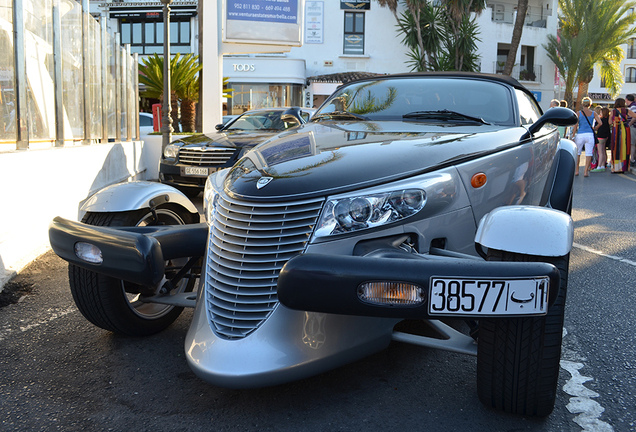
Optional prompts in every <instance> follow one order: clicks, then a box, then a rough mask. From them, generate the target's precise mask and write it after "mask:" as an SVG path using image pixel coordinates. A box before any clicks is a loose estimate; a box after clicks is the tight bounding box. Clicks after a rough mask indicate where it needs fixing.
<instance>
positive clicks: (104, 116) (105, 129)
mask: <svg viewBox="0 0 636 432" xmlns="http://www.w3.org/2000/svg"><path fill="white" fill-rule="evenodd" d="M106 19H107V18H106V15H105V14H103V13H102V15H101V16H100V17H99V25H100V27H101V33H102V36H101V39H102V49H101V51H102V73H101V75H102V79H101V83H102V143H107V142H108V64H107V62H108V57H107V52H108V48H107V47H108V33H107V32H106Z"/></svg>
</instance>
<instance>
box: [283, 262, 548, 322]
mask: <svg viewBox="0 0 636 432" xmlns="http://www.w3.org/2000/svg"><path fill="white" fill-rule="evenodd" d="M378 252H379V253H377V254H375V255H372V256H334V255H321V254H304V255H298V256H296V257H294V258H292V259H291V260H289V261H288V262H287V263H286V264H285V266H284V267H283V269H282V270H281V273H280V276H279V278H278V300H279V301H280V302H281V303H282V304H284V305H285V306H287V307H289V308H291V309H296V310H303V311H311V312H322V313H332V314H345V315H358V316H367V317H383V318H404V319H409V318H410V319H438V318H439V317H440V316H439V315H435V316H431V315H429V313H428V301H424V302H422V303H420V304H419V305H416V306H395V305H376V304H370V303H365V302H363V301H361V300H360V299H359V298H358V294H357V290H358V287H359V286H360V285H361V284H363V283H366V282H375V281H393V282H406V283H411V284H414V285H418V286H420V287H422V288H423V289H424V290H425V292H426V293H425V295H424V298H426V299H428V298H429V291H430V286H429V285H430V280H431V278H432V277H434V276H437V277H440V276H441V277H452V278H475V279H486V278H492V279H516V278H540V277H548V278H549V299H548V306H551V305H552V304H554V301H555V300H556V297H557V294H558V292H559V284H560V274H559V270H558V269H557V268H556V267H555V266H553V265H552V264H548V263H542V262H500V261H482V260H479V259H465V258H451V257H439V256H428V255H416V254H410V253H406V252H403V251H399V250H395V251H389V252H382V251H378ZM449 316H452V315H449ZM479 316H480V317H484V318H485V317H488V315H487V314H483V315H479ZM524 316H530V315H524Z"/></svg>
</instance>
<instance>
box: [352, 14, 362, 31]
mask: <svg viewBox="0 0 636 432" xmlns="http://www.w3.org/2000/svg"><path fill="white" fill-rule="evenodd" d="M355 17H356V21H355V30H354V31H356V32H358V33H362V32H364V14H363V13H357V14H355Z"/></svg>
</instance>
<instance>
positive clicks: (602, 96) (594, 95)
mask: <svg viewBox="0 0 636 432" xmlns="http://www.w3.org/2000/svg"><path fill="white" fill-rule="evenodd" d="M587 95H588V97H589V98H590V99H594V100H614V99H612V96H611V95H609V94H607V93H588V94H587Z"/></svg>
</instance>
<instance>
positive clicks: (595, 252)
mask: <svg viewBox="0 0 636 432" xmlns="http://www.w3.org/2000/svg"><path fill="white" fill-rule="evenodd" d="M572 246H574V247H575V248H578V249H581V250H584V251H585V252H590V253H593V254H596V255H599V256H602V257H605V258H609V259H612V260H615V261H618V262H622V263H625V264H629V265H631V266H634V267H636V262H635V261H631V260H628V259H625V258H621V257H617V256H614V255H608V254H606V253H603V252H601V251H598V250H596V249H592V248H590V247H587V246H583V245H582V244H578V243H573V244H572Z"/></svg>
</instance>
